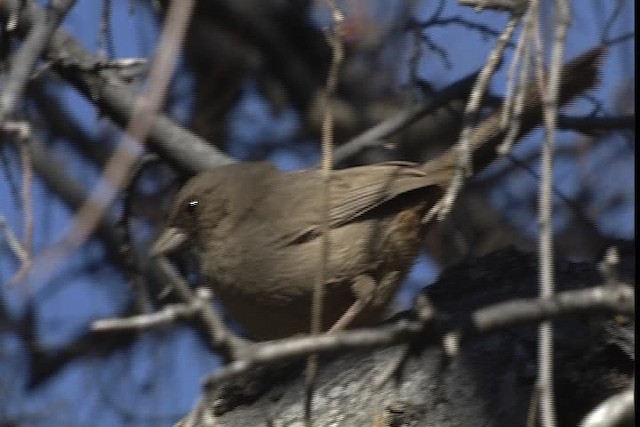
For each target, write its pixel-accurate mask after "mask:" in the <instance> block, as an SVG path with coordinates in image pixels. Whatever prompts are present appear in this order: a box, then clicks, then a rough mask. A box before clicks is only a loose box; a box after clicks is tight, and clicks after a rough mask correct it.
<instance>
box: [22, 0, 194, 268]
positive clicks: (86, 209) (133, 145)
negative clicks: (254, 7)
mask: <svg viewBox="0 0 640 427" xmlns="http://www.w3.org/2000/svg"><path fill="white" fill-rule="evenodd" d="M193 6H194V2H193V1H181V2H178V1H173V2H172V3H171V6H170V7H169V11H168V13H167V20H166V25H165V27H164V30H163V33H162V36H161V38H160V42H159V43H158V48H157V55H156V58H155V61H154V65H153V67H152V69H151V73H150V77H149V87H148V90H147V91H146V94H144V95H141V96H140V97H139V98H138V99H137V101H136V104H135V107H134V110H133V113H132V115H131V120H130V121H129V125H128V126H127V130H126V135H125V136H124V137H123V140H122V141H121V143H120V144H119V145H118V148H117V149H116V151H115V153H114V154H113V156H112V157H111V159H109V161H108V162H107V165H106V166H105V169H104V173H103V176H102V179H101V180H100V182H99V183H98V185H97V186H96V189H95V190H94V191H93V192H92V194H91V197H90V198H89V200H87V202H86V203H85V204H84V205H83V206H82V207H81V208H80V209H79V210H78V212H77V214H76V216H75V218H74V220H73V222H72V225H71V227H70V230H69V232H68V233H67V234H66V235H65V236H64V237H63V238H62V239H61V240H60V241H59V242H58V243H56V244H54V245H53V246H52V247H51V249H48V250H46V251H45V252H44V253H43V254H41V255H40V256H39V257H38V259H36V262H34V265H37V268H38V274H40V275H42V276H45V277H46V276H47V275H48V274H49V273H50V272H51V271H53V269H54V268H55V267H56V266H57V264H58V263H60V262H61V261H62V260H63V259H65V258H66V257H68V256H69V255H70V254H71V253H72V252H73V251H75V250H76V249H77V248H78V247H79V246H80V245H82V244H83V243H84V242H85V241H86V239H87V238H88V237H89V235H90V234H91V233H92V232H93V231H94V229H95V228H96V226H97V224H98V223H99V221H100V218H101V217H102V216H103V215H104V213H105V211H106V210H107V209H108V207H109V206H110V205H111V203H113V201H114V200H115V198H116V197H117V195H118V193H119V191H120V190H121V189H122V188H124V187H126V185H127V183H128V180H129V178H130V173H129V171H130V170H131V169H133V167H134V165H135V163H136V161H137V159H138V157H139V155H140V153H141V152H142V149H143V145H142V144H143V143H144V141H145V140H146V137H147V135H148V134H149V131H150V129H151V126H152V124H153V122H154V121H155V119H156V116H157V114H158V112H159V110H160V108H161V107H162V100H163V99H164V96H165V93H166V90H167V86H168V83H169V79H170V77H171V74H172V72H173V68H174V64H175V61H176V57H177V54H178V49H179V48H180V46H181V44H182V39H183V37H184V34H185V30H186V27H187V25H188V22H189V19H190V16H191V11H192V9H193Z"/></svg>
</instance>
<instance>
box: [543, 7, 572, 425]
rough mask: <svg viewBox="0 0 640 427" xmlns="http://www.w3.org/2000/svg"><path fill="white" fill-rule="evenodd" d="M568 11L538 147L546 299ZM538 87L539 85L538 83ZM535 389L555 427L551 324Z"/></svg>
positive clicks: (563, 14)
mask: <svg viewBox="0 0 640 427" xmlns="http://www.w3.org/2000/svg"><path fill="white" fill-rule="evenodd" d="M570 14H571V10H570V5H569V2H568V1H567V0H556V15H557V16H556V20H557V21H556V23H555V32H554V44H553V49H552V57H551V65H550V67H549V68H550V70H549V78H548V80H547V79H545V82H546V84H544V86H545V87H546V90H544V91H543V92H542V96H543V100H544V108H543V120H544V125H545V138H544V143H543V146H542V165H541V167H542V181H541V183H540V199H539V204H538V209H539V210H538V214H539V218H540V219H539V221H540V241H539V257H540V260H539V262H540V296H541V297H542V298H550V297H552V296H553V294H554V293H555V282H554V275H555V272H554V254H553V151H554V145H555V131H556V122H557V116H558V94H559V90H560V79H561V72H560V70H561V67H562V60H563V57H564V48H565V40H566V33H567V28H568V27H569V25H570V23H571V16H570ZM540 82H541V83H542V81H540ZM539 335H540V336H539V356H538V357H539V360H538V385H539V387H540V422H541V424H542V426H544V427H555V425H556V414H555V397H554V389H553V386H554V384H553V353H554V350H553V324H552V323H551V322H550V321H546V322H543V323H542V324H541V325H540V331H539Z"/></svg>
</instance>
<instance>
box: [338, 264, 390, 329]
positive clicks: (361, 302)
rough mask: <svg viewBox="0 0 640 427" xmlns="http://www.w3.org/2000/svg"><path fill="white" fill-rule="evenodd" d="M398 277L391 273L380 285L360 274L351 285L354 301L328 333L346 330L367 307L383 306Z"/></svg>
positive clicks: (367, 276)
mask: <svg viewBox="0 0 640 427" xmlns="http://www.w3.org/2000/svg"><path fill="white" fill-rule="evenodd" d="M398 276H399V272H397V271H394V272H391V273H389V274H387V275H386V276H385V277H384V279H383V280H382V282H381V283H376V281H375V279H374V278H373V277H371V276H369V275H367V274H361V275H359V276H358V277H356V278H355V280H354V282H353V285H351V290H352V291H353V293H354V294H355V296H356V300H355V301H354V302H353V304H351V306H350V307H349V308H348V309H347V311H345V312H344V313H343V314H342V316H341V317H340V318H339V319H338V320H337V321H336V323H334V324H333V326H332V327H331V328H330V329H329V332H335V331H341V330H343V329H346V328H348V327H349V325H350V324H351V323H352V322H353V321H354V320H355V319H356V318H357V317H358V316H359V315H360V314H361V313H362V312H363V310H365V309H366V308H367V306H370V305H373V306H379V305H381V304H385V303H386V302H387V301H388V300H389V299H390V296H389V293H390V292H393V291H394V289H395V284H396V283H397V281H398Z"/></svg>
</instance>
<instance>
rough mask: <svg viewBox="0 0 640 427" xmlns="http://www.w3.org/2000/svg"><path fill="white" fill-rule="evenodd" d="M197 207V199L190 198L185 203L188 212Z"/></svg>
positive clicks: (193, 210)
mask: <svg viewBox="0 0 640 427" xmlns="http://www.w3.org/2000/svg"><path fill="white" fill-rule="evenodd" d="M197 207H198V201H197V200H191V201H190V202H189V203H187V210H188V211H189V212H195V210H196V208H197Z"/></svg>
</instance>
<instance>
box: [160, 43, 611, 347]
mask: <svg viewBox="0 0 640 427" xmlns="http://www.w3.org/2000/svg"><path fill="white" fill-rule="evenodd" d="M602 53H603V50H602V49H594V50H591V51H589V52H587V53H586V54H584V55H582V56H580V57H579V58H577V59H575V60H573V61H572V62H570V63H568V64H566V65H565V66H564V67H563V71H562V73H563V74H562V80H561V82H562V83H561V95H560V102H562V103H565V102H567V101H569V100H570V99H572V98H574V97H575V96H577V95H579V94H581V93H582V92H584V91H585V90H587V89H589V88H590V87H591V86H593V85H594V84H595V82H596V80H597V72H598V63H599V58H600V57H601V56H602ZM526 99H527V102H526V106H525V110H524V112H523V114H522V118H521V128H520V133H519V135H520V136H522V135H524V134H525V133H526V132H528V131H530V130H531V129H532V128H533V127H535V126H536V125H538V124H539V123H540V121H541V104H542V102H541V98H540V96H539V94H538V91H537V87H536V85H532V87H531V88H529V89H528V91H527V98H526ZM501 114H502V113H501V112H500V111H498V112H496V113H494V114H492V115H491V116H489V117H488V118H487V119H486V120H484V121H483V122H482V124H481V125H479V126H478V127H477V128H476V129H475V130H474V134H473V136H472V138H471V147H472V153H473V154H472V156H473V171H474V172H477V171H479V170H480V169H482V168H483V167H484V166H486V165H487V164H488V163H489V162H491V161H492V160H493V159H494V158H495V157H496V146H497V144H499V143H500V142H501V140H502V139H503V138H504V134H505V131H504V130H503V129H501V126H500V121H501ZM456 166H457V160H456V151H455V150H453V149H451V150H449V151H447V152H445V153H444V154H442V155H441V156H440V157H438V158H436V159H434V160H431V161H429V162H427V163H425V164H417V163H410V162H397V161H396V162H386V163H380V164H374V165H368V166H360V167H354V168H348V169H343V170H336V171H333V172H332V175H331V190H330V194H331V196H330V203H329V205H330V206H329V211H328V218H329V229H330V231H329V239H330V255H329V259H328V265H327V270H326V273H327V274H326V277H327V278H328V280H327V281H326V283H325V289H326V291H325V292H326V293H325V303H324V312H323V328H324V329H325V330H326V329H329V328H330V327H331V326H332V325H334V324H335V322H336V321H338V319H340V318H341V317H342V316H343V314H344V313H345V312H346V311H347V310H348V309H349V308H350V307H352V306H354V304H355V303H356V301H358V302H359V303H361V304H360V305H361V306H362V307H360V311H358V315H357V316H356V317H355V319H354V321H353V322H351V323H350V324H349V326H354V325H364V324H370V323H371V322H374V321H376V320H379V319H380V317H381V316H382V315H383V314H384V311H385V308H386V306H387V305H388V303H389V302H390V301H391V300H392V298H393V296H394V294H395V291H396V290H397V288H398V286H399V285H400V284H401V283H402V280H403V279H404V277H405V275H406V273H407V272H408V271H409V269H410V268H411V266H412V264H413V262H414V259H415V257H416V256H417V254H418V252H419V249H420V244H421V240H422V236H423V235H424V230H425V226H426V224H425V223H424V221H423V218H424V216H425V214H426V213H427V212H428V211H429V209H430V208H431V207H433V206H434V204H435V203H436V202H437V201H438V200H439V199H440V197H441V196H442V195H443V193H444V191H446V189H447V186H448V185H449V183H450V182H451V179H452V177H453V176H454V174H455V170H456ZM322 190H323V179H322V174H321V172H320V171H319V170H315V169H311V170H302V171H298V172H287V173H285V172H281V171H278V170H277V169H275V168H274V167H273V166H271V165H269V164H267V163H241V164H232V165H227V166H222V167H219V168H217V169H215V170H212V171H207V172H202V173H200V174H198V175H197V176H195V177H194V178H192V179H191V180H190V181H189V182H188V183H187V184H186V185H185V186H184V187H183V188H182V189H181V190H180V192H179V194H178V195H177V197H176V199H175V202H174V204H173V206H172V209H171V212H170V215H169V219H168V224H167V228H166V230H165V231H164V233H163V234H162V235H161V236H160V237H159V238H158V240H157V241H156V243H155V244H154V246H153V248H152V253H153V254H164V253H168V252H170V251H172V250H175V249H177V248H178V247H180V246H183V245H187V246H188V247H189V248H191V249H192V250H193V251H194V252H195V254H196V255H197V257H198V259H199V263H200V269H201V274H202V278H203V280H204V284H205V285H207V286H211V287H213V289H214V291H215V294H216V295H217V296H218V297H220V299H221V300H222V303H223V304H224V307H225V308H226V310H227V311H228V312H229V314H230V315H231V316H232V317H233V318H234V319H235V320H236V321H238V322H239V323H240V324H241V325H242V326H243V327H244V329H245V332H246V333H247V335H248V336H249V337H251V338H254V339H258V340H266V339H276V338H283V337H287V336H290V335H293V334H296V333H301V332H306V331H308V329H309V324H310V306H311V299H312V294H313V288H314V282H315V281H316V280H317V277H318V269H319V268H320V254H321V244H322V220H323V214H322V208H323V204H322V194H323V191H322Z"/></svg>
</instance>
